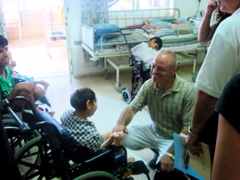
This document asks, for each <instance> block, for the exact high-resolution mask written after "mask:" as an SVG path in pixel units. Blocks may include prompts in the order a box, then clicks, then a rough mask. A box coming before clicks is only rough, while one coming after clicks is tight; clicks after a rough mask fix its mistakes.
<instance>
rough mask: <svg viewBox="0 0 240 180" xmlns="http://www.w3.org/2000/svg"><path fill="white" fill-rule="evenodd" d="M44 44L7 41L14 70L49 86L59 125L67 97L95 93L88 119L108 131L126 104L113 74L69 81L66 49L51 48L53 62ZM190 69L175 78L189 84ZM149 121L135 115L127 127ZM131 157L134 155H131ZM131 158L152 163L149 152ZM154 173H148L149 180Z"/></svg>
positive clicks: (139, 179)
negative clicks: (83, 89) (95, 105)
mask: <svg viewBox="0 0 240 180" xmlns="http://www.w3.org/2000/svg"><path fill="white" fill-rule="evenodd" d="M45 45H46V43H45V40H44V39H42V38H37V39H31V40H23V44H22V46H21V47H19V44H18V41H11V40H10V41H9V48H10V50H11V51H12V54H13V59H14V60H15V61H17V66H16V68H15V69H16V70H17V71H18V72H19V73H21V74H23V75H28V76H33V77H34V78H35V79H43V80H45V81H47V82H49V83H50V87H49V89H48V91H47V97H48V98H49V100H50V102H51V104H52V110H54V111H55V112H56V114H55V119H56V120H58V121H59V118H60V116H61V114H62V113H63V112H64V111H65V110H66V109H68V108H71V106H70V104H69V97H70V94H71V93H72V92H73V91H74V90H75V89H76V88H80V87H89V88H91V89H93V90H94V91H95V92H96V95H97V99H98V107H99V108H98V110H97V111H96V113H95V114H94V116H93V117H91V118H90V119H91V120H92V121H94V122H95V124H96V126H97V128H98V130H99V131H100V132H101V133H104V132H106V131H111V130H112V128H113V126H114V125H115V124H116V122H117V120H118V117H119V115H120V113H121V111H122V110H123V109H124V108H125V107H126V105H127V104H126V103H125V102H124V101H123V100H122V99H121V94H120V93H118V92H117V91H116V90H115V74H114V73H113V74H110V75H109V76H108V79H107V80H105V79H104V77H103V76H98V77H97V76H96V77H95V76H93V77H84V78H80V79H73V81H72V82H71V81H70V77H69V73H68V62H67V52H66V48H65V47H52V48H51V49H50V53H51V55H52V57H53V58H52V59H50V58H49V57H48V55H47V49H46V46H45ZM191 71H192V67H191V66H183V67H181V68H180V70H179V72H178V74H179V75H180V76H182V77H184V78H186V79H187V80H189V81H191V79H192V76H191ZM129 77H131V73H130V72H129V73H126V72H125V73H122V74H121V80H122V83H123V86H128V87H129V86H130V87H131V85H130V83H131V82H130V78H129ZM150 122H151V120H150V117H149V114H148V111H147V109H143V110H142V111H141V112H139V113H137V114H136V116H135V117H134V119H133V120H132V122H131V124H130V125H129V127H130V126H133V125H136V124H146V123H150ZM132 153H133V154H132ZM132 155H134V156H135V157H137V158H138V157H139V158H140V159H142V160H144V161H145V162H146V163H147V162H149V161H150V160H151V158H152V157H153V153H152V152H151V150H149V149H145V150H141V151H134V152H131V151H130V154H129V156H132ZM154 174H155V171H153V170H151V173H150V175H151V179H153V177H154ZM135 179H136V180H145V179H146V176H144V175H140V176H136V177H135Z"/></svg>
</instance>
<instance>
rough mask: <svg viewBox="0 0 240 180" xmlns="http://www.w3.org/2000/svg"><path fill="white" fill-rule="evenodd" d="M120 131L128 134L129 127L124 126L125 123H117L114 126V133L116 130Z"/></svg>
mask: <svg viewBox="0 0 240 180" xmlns="http://www.w3.org/2000/svg"><path fill="white" fill-rule="evenodd" d="M120 131H122V132H124V133H127V134H128V129H127V127H126V126H124V125H121V124H118V125H116V126H115V127H114V128H113V130H112V133H114V132H120Z"/></svg>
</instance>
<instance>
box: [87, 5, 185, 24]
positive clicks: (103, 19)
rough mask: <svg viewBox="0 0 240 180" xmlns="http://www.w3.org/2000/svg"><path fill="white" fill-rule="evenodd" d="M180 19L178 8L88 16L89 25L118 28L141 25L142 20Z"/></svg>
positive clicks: (109, 12) (124, 11)
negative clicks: (114, 26) (107, 25)
mask: <svg viewBox="0 0 240 180" xmlns="http://www.w3.org/2000/svg"><path fill="white" fill-rule="evenodd" d="M180 17H181V14H180V10H179V9H178V8H164V9H143V10H119V11H96V12H93V13H92V14H91V15H90V24H89V25H94V24H105V23H106V24H115V25H117V26H119V27H120V28H123V27H126V26H131V25H138V24H142V23H143V20H144V19H149V18H166V19H178V18H180Z"/></svg>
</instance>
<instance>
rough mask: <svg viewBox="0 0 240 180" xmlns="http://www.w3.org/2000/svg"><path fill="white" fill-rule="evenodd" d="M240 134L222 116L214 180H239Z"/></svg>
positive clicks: (214, 163)
mask: <svg viewBox="0 0 240 180" xmlns="http://www.w3.org/2000/svg"><path fill="white" fill-rule="evenodd" d="M239 142H240V134H239V133H238V132H237V131H236V129H235V128H234V127H233V126H232V125H231V124H230V123H229V122H228V121H227V120H226V119H225V118H224V117H223V116H222V115H221V114H220V115H219V125H218V134H217V143H216V149H215V156H214V161H213V169H212V178H211V179H212V180H225V179H239V177H240V143H239Z"/></svg>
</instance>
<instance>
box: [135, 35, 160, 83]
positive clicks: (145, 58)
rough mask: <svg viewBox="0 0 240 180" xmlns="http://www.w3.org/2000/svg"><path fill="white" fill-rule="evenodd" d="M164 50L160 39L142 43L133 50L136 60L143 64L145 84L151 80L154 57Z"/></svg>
mask: <svg viewBox="0 0 240 180" xmlns="http://www.w3.org/2000/svg"><path fill="white" fill-rule="evenodd" d="M161 48H162V40H161V39H160V38H159V37H153V38H151V39H150V40H149V41H147V42H142V43H140V44H138V45H136V46H134V47H133V48H131V52H132V54H133V56H134V57H135V59H136V60H138V61H142V62H143V67H142V68H143V74H142V78H143V82H145V81H146V80H148V79H150V78H151V75H150V65H151V63H152V60H153V58H154V56H155V55H156V54H157V53H158V51H159V50H160V49H161Z"/></svg>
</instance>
